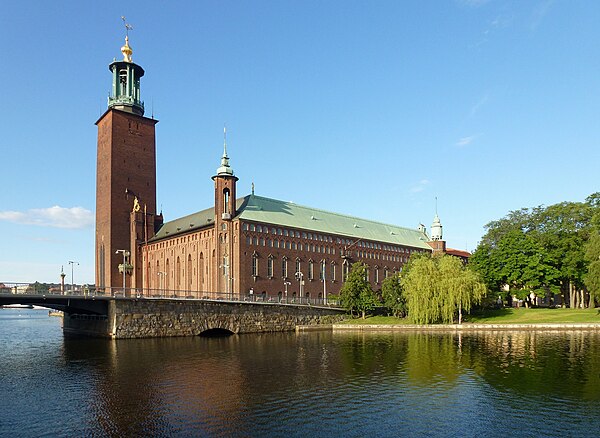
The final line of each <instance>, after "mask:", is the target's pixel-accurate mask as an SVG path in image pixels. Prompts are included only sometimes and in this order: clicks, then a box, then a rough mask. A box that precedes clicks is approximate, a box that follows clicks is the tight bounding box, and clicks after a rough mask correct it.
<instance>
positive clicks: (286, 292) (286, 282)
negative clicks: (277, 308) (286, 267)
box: [283, 280, 292, 304]
mask: <svg viewBox="0 0 600 438" xmlns="http://www.w3.org/2000/svg"><path fill="white" fill-rule="evenodd" d="M290 284H292V283H291V282H289V281H287V280H285V281H284V282H283V285H284V286H285V304H287V302H288V298H287V297H288V286H289V285H290Z"/></svg>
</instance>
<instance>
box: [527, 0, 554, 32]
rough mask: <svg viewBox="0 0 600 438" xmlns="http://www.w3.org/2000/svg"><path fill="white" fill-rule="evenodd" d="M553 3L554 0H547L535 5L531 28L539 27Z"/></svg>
mask: <svg viewBox="0 0 600 438" xmlns="http://www.w3.org/2000/svg"><path fill="white" fill-rule="evenodd" d="M553 4H554V0H545V1H543V2H541V3H538V4H537V5H536V6H535V8H534V9H533V14H532V19H531V30H535V29H537V27H538V26H539V25H540V24H541V23H542V21H543V20H544V17H545V16H546V14H547V13H548V11H549V10H550V8H551V7H552V5H553Z"/></svg>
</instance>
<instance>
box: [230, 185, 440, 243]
mask: <svg viewBox="0 0 600 438" xmlns="http://www.w3.org/2000/svg"><path fill="white" fill-rule="evenodd" d="M244 199H247V203H244V206H243V209H242V210H241V211H239V210H238V216H237V217H238V218H240V219H243V220H247V221H252V222H262V223H268V224H274V225H280V226H285V227H291V228H298V229H304V230H307V231H316V232H319V233H329V234H334V235H339V236H346V237H349V238H352V239H364V240H372V241H376V242H386V243H390V244H393V245H406V246H412V247H416V248H423V249H428V250H431V247H430V246H429V245H428V244H427V241H428V240H429V239H428V238H427V236H426V235H425V234H423V233H422V232H420V231H419V230H416V229H411V228H404V227H399V226H396V225H389V224H384V223H381V222H375V221H371V220H367V219H361V218H357V217H353V216H347V215H343V214H339V213H332V212H329V211H324V210H319V209H316V208H311V207H304V206H302V205H298V204H294V203H293V202H285V201H278V200H276V199H271V198H263V197H262V196H256V195H250V196H247V197H246V198H244Z"/></svg>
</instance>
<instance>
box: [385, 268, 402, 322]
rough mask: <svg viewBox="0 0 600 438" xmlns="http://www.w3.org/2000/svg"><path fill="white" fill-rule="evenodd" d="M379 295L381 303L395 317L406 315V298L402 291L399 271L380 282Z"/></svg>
mask: <svg viewBox="0 0 600 438" xmlns="http://www.w3.org/2000/svg"><path fill="white" fill-rule="evenodd" d="M381 297H382V298H383V305H384V306H385V307H387V308H388V309H389V310H390V311H391V312H392V314H393V315H394V316H395V317H397V318H403V317H405V316H406V299H405V297H404V294H403V293H402V285H401V284H400V273H396V274H394V275H392V276H390V277H388V278H386V279H385V280H383V283H382V284H381Z"/></svg>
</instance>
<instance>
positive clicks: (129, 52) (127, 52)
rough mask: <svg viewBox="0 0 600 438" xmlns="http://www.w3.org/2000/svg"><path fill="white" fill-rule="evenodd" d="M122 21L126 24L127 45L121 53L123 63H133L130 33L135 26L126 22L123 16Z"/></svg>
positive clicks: (122, 48)
mask: <svg viewBox="0 0 600 438" xmlns="http://www.w3.org/2000/svg"><path fill="white" fill-rule="evenodd" d="M121 20H123V24H125V45H124V46H123V47H121V53H122V54H123V61H125V62H133V61H132V60H131V55H132V54H133V50H132V49H131V47H130V46H129V31H130V30H133V26H132V25H131V24H129V23H127V21H125V17H123V16H121Z"/></svg>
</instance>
